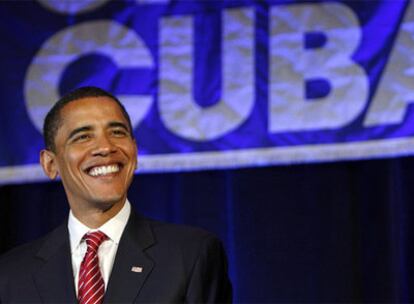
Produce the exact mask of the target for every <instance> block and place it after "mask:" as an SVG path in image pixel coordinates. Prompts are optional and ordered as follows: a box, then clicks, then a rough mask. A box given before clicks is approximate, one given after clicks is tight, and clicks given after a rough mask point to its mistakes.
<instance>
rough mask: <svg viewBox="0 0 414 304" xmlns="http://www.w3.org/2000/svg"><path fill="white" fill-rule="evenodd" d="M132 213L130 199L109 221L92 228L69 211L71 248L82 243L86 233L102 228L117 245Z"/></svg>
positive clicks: (73, 248)
mask: <svg viewBox="0 0 414 304" xmlns="http://www.w3.org/2000/svg"><path fill="white" fill-rule="evenodd" d="M130 214H131V204H130V203H129V201H128V199H127V200H126V201H125V204H124V206H123V207H122V209H121V210H120V211H119V212H118V213H117V214H116V215H115V216H114V217H113V218H111V219H110V220H109V221H107V222H106V223H104V224H103V225H102V226H101V227H99V228H97V229H91V228H89V227H88V226H86V225H84V224H83V223H81V222H80V221H79V220H78V219H77V218H76V217H75V215H74V214H73V212H72V210H71V211H70V212H69V220H68V230H69V238H70V248H71V250H72V252H73V251H74V250H75V249H76V248H77V247H78V246H79V245H80V243H81V241H82V238H83V236H84V235H85V233H88V232H92V231H96V230H100V231H102V232H103V233H105V234H106V235H107V237H108V238H109V239H110V240H112V241H113V242H114V243H115V244H116V245H118V244H119V241H120V239H121V236H122V232H123V231H124V229H125V226H126V224H127V222H128V218H129V215H130Z"/></svg>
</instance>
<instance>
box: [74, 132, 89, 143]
mask: <svg viewBox="0 0 414 304" xmlns="http://www.w3.org/2000/svg"><path fill="white" fill-rule="evenodd" d="M89 138H91V136H90V135H89V134H81V135H79V136H76V137H75V138H74V141H75V142H79V141H85V140H88V139H89Z"/></svg>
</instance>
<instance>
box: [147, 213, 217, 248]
mask: <svg viewBox="0 0 414 304" xmlns="http://www.w3.org/2000/svg"><path fill="white" fill-rule="evenodd" d="M144 221H145V222H146V223H147V224H148V225H149V226H150V227H151V230H152V233H153V236H154V239H155V242H156V243H157V245H160V246H161V247H165V248H169V250H173V249H174V248H175V249H178V250H180V251H181V250H182V249H185V250H189V251H191V250H194V251H198V250H200V249H201V248H203V247H204V248H205V247H211V246H213V247H221V246H222V242H221V240H220V239H219V238H218V237H217V236H216V235H215V234H214V233H212V232H210V231H207V230H205V229H203V228H199V227H195V226H189V225H184V224H176V223H169V222H164V221H159V220H154V219H149V218H144Z"/></svg>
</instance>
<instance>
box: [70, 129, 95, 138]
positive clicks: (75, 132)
mask: <svg viewBox="0 0 414 304" xmlns="http://www.w3.org/2000/svg"><path fill="white" fill-rule="evenodd" d="M90 130H92V126H83V127H79V128H76V129H74V130H73V131H72V132H70V134H69V136H68V138H67V140H69V139H71V138H73V137H74V136H75V135H76V134H78V133H81V132H86V131H90Z"/></svg>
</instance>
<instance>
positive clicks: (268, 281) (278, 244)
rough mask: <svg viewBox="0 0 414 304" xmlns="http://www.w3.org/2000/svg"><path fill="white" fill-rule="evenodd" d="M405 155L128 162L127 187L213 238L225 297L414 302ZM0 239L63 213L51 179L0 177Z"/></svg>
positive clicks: (29, 232) (413, 191) (413, 179)
mask: <svg viewBox="0 0 414 304" xmlns="http://www.w3.org/2000/svg"><path fill="white" fill-rule="evenodd" d="M413 168H414V159H413V158H398V159H387V160H380V159H379V160H367V161H354V162H338V163H325V164H312V165H294V166H278V167H266V168H253V169H252V168H250V169H238V170H218V171H200V172H187V173H169V174H138V175H136V176H135V179H134V182H133V184H132V186H131V188H130V193H129V199H130V201H131V203H132V204H133V206H134V207H135V209H137V210H139V212H141V213H143V214H145V215H147V216H150V217H153V218H156V219H160V220H165V221H170V222H176V223H185V224H190V225H196V226H201V227H204V228H206V229H208V230H210V231H212V232H214V233H216V234H217V235H218V236H219V237H220V238H221V239H222V240H223V242H224V244H225V247H226V250H227V254H228V257H229V262H230V275H231V279H232V282H233V286H234V291H235V302H246V303H253V302H254V303H259V302H269V303H270V302H285V303H286V302H287V303H293V302H296V303H298V302H308V303H309V302H313V303H315V302H319V303H320V302H352V303H356V302H392V303H395V302H414V295H413V291H412V290H413V289H412V286H413V285H414V282H413V275H412V274H413V268H414V262H413V259H412V258H411V257H412V256H413V254H414V252H413V251H414V246H413V242H412V240H413V231H414V229H413V218H414V208H413V205H412V201H413V196H414V170H413ZM0 201H1V203H0V223H1V229H0V251H1V252H4V251H6V250H7V249H9V248H11V247H13V246H15V245H17V244H20V243H23V242H26V241H29V240H32V239H34V238H37V237H39V236H41V235H43V234H45V233H46V232H47V231H49V230H51V229H52V228H53V227H55V226H57V225H58V224H60V223H61V222H62V221H63V220H64V219H65V218H66V217H67V213H68V206H67V203H66V198H65V194H64V191H63V187H62V186H61V184H60V183H59V182H50V183H36V184H25V185H8V186H1V187H0Z"/></svg>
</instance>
